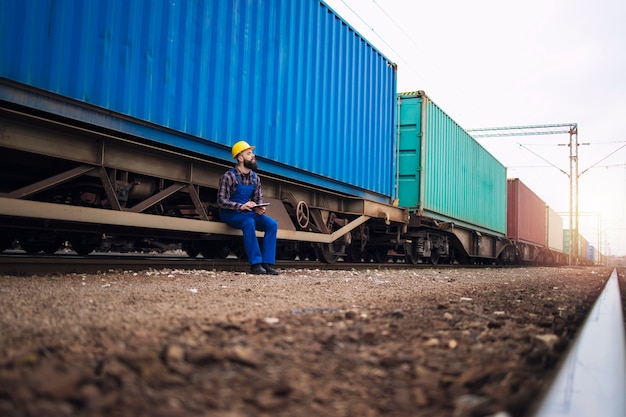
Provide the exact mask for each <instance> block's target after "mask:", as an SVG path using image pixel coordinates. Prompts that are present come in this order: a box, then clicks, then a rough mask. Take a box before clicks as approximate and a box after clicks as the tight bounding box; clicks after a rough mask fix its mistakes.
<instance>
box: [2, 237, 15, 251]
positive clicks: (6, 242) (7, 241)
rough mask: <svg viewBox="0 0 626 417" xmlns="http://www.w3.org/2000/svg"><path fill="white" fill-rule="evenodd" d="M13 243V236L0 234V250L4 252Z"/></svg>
mask: <svg viewBox="0 0 626 417" xmlns="http://www.w3.org/2000/svg"><path fill="white" fill-rule="evenodd" d="M12 245H13V236H0V252H4V251H5V250H7V249H9V248H10V247H11V246H12Z"/></svg>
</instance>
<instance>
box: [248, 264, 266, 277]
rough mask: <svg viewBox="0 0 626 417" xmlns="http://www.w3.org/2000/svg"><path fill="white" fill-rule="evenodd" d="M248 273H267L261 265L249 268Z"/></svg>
mask: <svg viewBox="0 0 626 417" xmlns="http://www.w3.org/2000/svg"><path fill="white" fill-rule="evenodd" d="M250 273H251V274H254V275H265V274H267V271H266V270H265V268H263V265H261V264H254V265H251V266H250Z"/></svg>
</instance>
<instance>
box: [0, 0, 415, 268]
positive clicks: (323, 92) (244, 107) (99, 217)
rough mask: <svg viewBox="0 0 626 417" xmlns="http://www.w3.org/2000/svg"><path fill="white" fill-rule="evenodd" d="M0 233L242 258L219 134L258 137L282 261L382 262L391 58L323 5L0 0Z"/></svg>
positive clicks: (226, 138)
mask: <svg viewBox="0 0 626 417" xmlns="http://www.w3.org/2000/svg"><path fill="white" fill-rule="evenodd" d="M0 28H1V29H0V129H1V130H2V134H1V135H0V228H1V229H0V230H1V236H2V238H1V239H0V240H1V241H0V243H1V245H2V247H1V248H0V249H2V248H6V247H8V246H9V245H11V244H12V242H14V241H15V240H17V241H19V244H20V245H21V247H22V248H24V249H26V250H27V252H30V253H35V252H39V251H44V252H50V253H51V252H54V251H55V250H57V249H58V248H59V247H60V246H61V245H62V243H63V242H70V244H71V246H72V248H73V249H75V250H76V251H77V252H79V253H89V252H90V251H92V250H94V249H99V248H102V247H103V245H105V247H107V246H106V245H108V247H110V248H111V249H116V250H125V251H129V250H138V249H142V248H143V247H147V248H158V247H162V248H165V247H169V246H170V245H182V247H183V249H184V250H186V251H187V252H188V253H189V254H190V255H192V256H195V255H197V254H198V253H202V254H203V255H204V256H210V257H214V256H219V257H222V256H226V255H227V254H229V253H232V252H235V253H237V247H238V246H239V249H240V244H238V243H237V242H240V238H239V237H238V236H239V234H240V233H239V232H238V231H236V230H234V229H231V228H229V227H227V226H226V225H224V224H223V223H221V222H219V221H218V220H217V216H216V207H215V202H216V200H217V196H216V194H217V188H218V182H219V177H220V176H221V174H223V172H224V171H225V170H226V169H228V168H229V167H231V166H232V165H233V162H232V159H231V156H230V153H229V150H230V145H232V144H233V143H235V142H236V141H238V140H240V139H244V140H247V141H249V142H250V143H252V144H254V145H256V146H257V149H256V150H257V151H258V153H257V156H258V159H259V161H260V163H261V170H260V171H259V173H260V175H261V178H262V181H263V186H264V194H265V196H266V199H267V200H269V201H270V202H272V205H271V206H270V209H269V210H268V213H269V214H270V215H272V216H273V217H275V218H277V220H278V222H279V232H278V238H279V246H280V247H279V249H278V253H279V254H280V256H281V257H282V258H291V257H296V256H299V257H309V258H312V257H316V258H318V259H321V260H323V261H327V262H333V261H335V260H337V259H338V258H339V257H340V256H346V257H352V258H359V259H362V258H363V257H366V256H372V255H371V254H372V253H373V254H374V255H378V258H380V257H384V256H385V254H386V253H387V251H388V250H390V249H393V248H394V247H395V245H397V244H398V242H400V235H401V234H402V233H404V231H405V229H406V223H407V219H408V212H407V210H405V209H403V208H400V207H397V206H394V205H393V204H392V202H393V195H392V193H393V181H394V179H393V173H394V171H395V166H394V161H395V158H394V151H395V136H396V134H395V111H396V108H395V93H396V66H395V64H394V63H393V62H391V61H389V60H388V59H387V58H386V57H385V56H383V55H382V54H381V53H380V52H379V51H377V50H376V49H375V48H374V47H373V46H372V45H371V44H369V43H368V42H367V41H366V40H365V39H364V38H363V37H361V36H360V35H359V34H358V33H357V32H356V31H355V30H353V29H352V28H351V27H350V26H349V25H348V24H347V23H346V22H345V21H343V20H342V19H341V18H340V17H339V16H337V15H336V14H335V13H334V12H333V11H332V10H331V9H330V8H328V7H327V6H326V5H325V4H324V3H322V2H319V1H315V0H307V1H301V2H292V1H289V0H282V1H274V2H263V1H249V2H239V1H234V2H224V1H215V2H183V3H172V2H127V1H124V0H106V1H104V0H102V1H101V0H94V1H92V2H84V1H79V0H76V1H71V0H68V1H64V2H55V1H43V2H41V1H32V0H26V1H21V0H20V1H11V0H9V1H5V2H2V4H1V5H0Z"/></svg>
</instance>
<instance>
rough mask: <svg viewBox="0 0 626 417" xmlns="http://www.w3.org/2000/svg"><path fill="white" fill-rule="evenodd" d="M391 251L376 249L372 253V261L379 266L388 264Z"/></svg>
mask: <svg viewBox="0 0 626 417" xmlns="http://www.w3.org/2000/svg"><path fill="white" fill-rule="evenodd" d="M388 255H389V250H388V249H387V248H374V249H372V251H371V256H372V260H373V261H374V262H376V263H378V264H384V263H385V262H387V256H388Z"/></svg>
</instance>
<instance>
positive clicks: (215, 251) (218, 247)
mask: <svg viewBox="0 0 626 417" xmlns="http://www.w3.org/2000/svg"><path fill="white" fill-rule="evenodd" d="M230 252H231V248H230V247H229V246H228V245H224V244H221V243H207V244H204V245H202V247H201V249H200V253H201V254H202V256H203V257H204V258H206V259H226V258H227V257H228V255H230Z"/></svg>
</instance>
